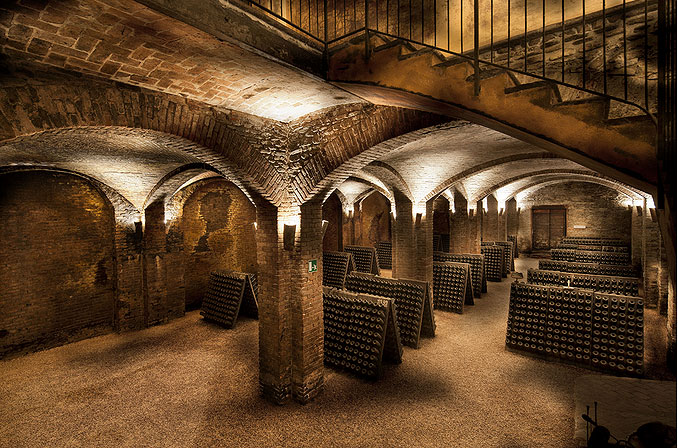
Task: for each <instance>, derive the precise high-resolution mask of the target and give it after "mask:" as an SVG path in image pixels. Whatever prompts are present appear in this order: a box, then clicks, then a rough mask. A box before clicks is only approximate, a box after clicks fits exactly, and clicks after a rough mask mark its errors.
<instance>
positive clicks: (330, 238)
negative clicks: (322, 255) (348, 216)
mask: <svg viewBox="0 0 678 448" xmlns="http://www.w3.org/2000/svg"><path fill="white" fill-rule="evenodd" d="M322 208H323V221H327V230H325V236H324V238H323V251H340V250H341V249H342V248H343V247H344V244H343V242H344V241H343V238H344V237H343V227H344V225H343V224H344V222H343V221H344V217H343V214H344V211H343V208H342V206H341V200H340V199H339V197H338V196H337V194H336V193H332V194H331V195H330V197H329V198H327V200H326V201H325V203H324V204H323V207H322Z"/></svg>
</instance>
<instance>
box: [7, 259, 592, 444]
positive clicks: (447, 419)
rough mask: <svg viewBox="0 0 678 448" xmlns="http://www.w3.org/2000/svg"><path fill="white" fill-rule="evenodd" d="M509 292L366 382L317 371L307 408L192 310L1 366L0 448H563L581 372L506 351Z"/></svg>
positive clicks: (495, 295)
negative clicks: (317, 384) (262, 386)
mask: <svg viewBox="0 0 678 448" xmlns="http://www.w3.org/2000/svg"><path fill="white" fill-rule="evenodd" d="M526 263H531V264H536V261H535V260H524V259H522V260H517V262H516V268H517V269H518V270H524V269H525V268H526ZM509 285H510V283H509V280H504V281H503V282H502V283H500V284H499V283H491V282H490V283H488V293H487V294H484V295H483V297H482V298H480V299H476V305H475V306H474V307H469V308H467V310H466V312H465V313H464V314H463V315H457V314H452V313H445V312H437V313H436V322H437V325H438V329H437V336H436V337H435V338H433V339H423V342H422V347H421V348H420V349H418V350H413V349H410V348H405V353H404V356H403V363H402V364H401V365H398V366H387V367H386V369H385V374H384V377H383V378H382V379H381V380H380V381H378V382H376V383H373V382H368V381H363V380H360V379H356V378H354V377H351V376H348V375H346V374H343V373H338V372H335V371H333V370H330V369H328V370H327V371H326V388H325V391H324V392H323V394H322V395H321V396H320V397H318V398H317V399H316V400H315V401H314V402H313V403H311V404H308V405H306V406H301V405H298V404H296V403H292V404H289V405H287V406H282V407H279V406H275V405H272V404H269V403H267V402H266V401H264V400H262V399H260V398H259V396H258V384H257V322H256V321H253V320H240V321H239V322H238V324H237V325H236V328H235V329H234V330H230V331H229V330H223V329H221V328H219V327H216V326H213V325H209V324H206V323H204V322H202V320H201V319H200V316H199V314H198V312H191V313H188V314H187V315H186V317H185V318H182V319H178V320H175V321H173V322H171V323H169V324H167V325H163V326H159V327H154V328H150V329H147V330H143V331H139V332H134V333H127V334H121V335H117V334H111V335H107V336H102V337H98V338H94V339H90V340H86V341H82V342H78V343H75V344H71V345H68V346H64V347H60V348H56V349H52V350H48V351H45V352H41V353H36V354H33V355H29V356H25V357H22V358H18V359H14V360H10V361H4V362H0V446H3V447H4V446H6V447H24V446H31V447H43V446H59V447H61V446H69V447H71V446H74V447H79V446H82V447H91V446H101V447H103V446H116V447H118V446H128V447H139V446H163V447H164V446H191V447H193V446H228V447H274V446H294V447H299V446H308V447H318V446H323V447H325V446H328V447H356V446H360V447H394V446H399V447H410V446H417V447H429V446H431V447H483V448H489V447H500V448H513V447H540V448H545V447H570V446H572V443H573V442H572V440H573V435H574V421H573V420H574V419H573V412H574V401H573V389H574V383H575V380H576V378H577V377H579V376H581V375H586V374H591V372H590V371H587V370H584V369H578V368H575V367H572V366H566V365H560V364H555V363H548V362H545V361H541V360H537V359H533V358H530V357H527V356H521V355H518V354H514V353H509V352H507V351H506V350H505V349H504V339H505V330H506V316H507V312H508V296H509Z"/></svg>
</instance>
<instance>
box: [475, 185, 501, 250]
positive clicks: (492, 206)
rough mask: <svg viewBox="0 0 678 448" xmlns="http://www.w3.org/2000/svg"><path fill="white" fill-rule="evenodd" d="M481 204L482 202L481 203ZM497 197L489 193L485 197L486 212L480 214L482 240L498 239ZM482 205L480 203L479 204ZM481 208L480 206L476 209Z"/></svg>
mask: <svg viewBox="0 0 678 448" xmlns="http://www.w3.org/2000/svg"><path fill="white" fill-rule="evenodd" d="M481 204H482V203H481ZM497 205H498V204H497V199H496V198H495V197H494V196H492V195H489V196H488V197H487V212H486V213H485V212H484V213H483V214H482V229H483V240H484V241H498V239H499V236H498V228H499V210H498V209H497ZM481 207H482V205H481ZM478 210H482V208H480V209H478Z"/></svg>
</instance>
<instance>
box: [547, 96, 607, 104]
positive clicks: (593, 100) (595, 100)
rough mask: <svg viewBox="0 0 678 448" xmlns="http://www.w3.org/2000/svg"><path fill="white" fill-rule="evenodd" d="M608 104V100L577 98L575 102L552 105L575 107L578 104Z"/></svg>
mask: <svg viewBox="0 0 678 448" xmlns="http://www.w3.org/2000/svg"><path fill="white" fill-rule="evenodd" d="M609 102H610V99H609V98H603V97H591V98H579V99H576V100H567V101H561V102H559V103H556V104H554V106H575V105H579V104H590V103H609Z"/></svg>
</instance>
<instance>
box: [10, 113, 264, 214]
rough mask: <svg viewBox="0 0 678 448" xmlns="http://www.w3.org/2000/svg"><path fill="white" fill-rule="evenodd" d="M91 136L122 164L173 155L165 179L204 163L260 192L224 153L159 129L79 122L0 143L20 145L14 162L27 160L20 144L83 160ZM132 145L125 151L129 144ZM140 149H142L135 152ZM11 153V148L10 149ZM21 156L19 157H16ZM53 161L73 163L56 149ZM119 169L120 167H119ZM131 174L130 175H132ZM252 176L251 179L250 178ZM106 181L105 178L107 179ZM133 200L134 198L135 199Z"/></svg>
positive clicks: (37, 153)
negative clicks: (74, 125) (84, 124)
mask: <svg viewBox="0 0 678 448" xmlns="http://www.w3.org/2000/svg"><path fill="white" fill-rule="evenodd" d="M88 139H95V140H98V141H97V144H98V145H99V146H100V147H101V148H102V150H105V151H112V153H113V154H114V155H115V156H116V157H117V158H118V160H119V163H120V166H121V167H124V165H125V163H126V159H125V156H126V155H127V156H128V157H127V159H128V161H129V162H130V163H131V162H133V161H134V159H135V158H137V159H144V160H145V161H146V163H152V162H153V161H154V160H155V159H156V158H158V159H159V162H161V161H162V159H163V157H167V155H171V157H172V158H173V160H174V162H173V163H174V165H178V168H172V169H171V171H170V173H162V175H163V179H164V180H166V179H167V178H168V176H169V175H171V174H172V172H173V171H175V170H176V169H178V170H181V169H182V168H181V166H188V167H203V169H208V170H212V171H215V172H218V173H219V174H220V175H222V176H224V177H226V178H229V179H230V180H231V181H233V182H234V183H235V184H236V185H238V187H239V188H240V189H241V190H242V191H244V192H246V194H247V195H248V197H249V198H250V200H252V198H251V196H252V195H253V194H258V193H259V191H258V188H257V187H255V185H256V183H254V182H252V181H251V178H249V176H247V174H245V173H242V172H241V171H240V170H239V169H237V168H235V167H233V165H232V164H231V163H229V161H228V160H226V159H225V158H224V157H223V156H222V155H221V154H219V153H217V152H215V151H214V150H212V149H209V148H207V147H205V146H202V145H200V144H198V143H195V142H192V141H190V140H187V139H185V138H182V137H178V136H176V135H171V134H167V133H163V132H159V131H154V130H148V129H140V128H128V127H122V126H79V127H68V128H60V129H53V130H48V131H41V132H36V133H32V134H28V135H22V136H18V137H15V138H12V139H8V140H4V141H2V142H0V147H2V146H5V147H13V148H18V150H17V151H16V152H17V155H16V156H10V155H7V157H13V158H12V159H11V162H12V163H24V162H23V160H21V159H20V157H21V154H22V152H21V148H30V150H31V153H30V157H41V156H40V154H41V153H42V152H45V160H50V158H51V157H52V154H48V153H47V152H46V151H55V150H58V151H61V152H62V153H63V154H66V153H68V152H70V153H72V154H73V158H74V159H75V160H76V162H78V161H80V160H87V157H89V155H88V153H87V151H86V145H87V143H88ZM136 144H138V145H143V148H141V146H140V148H141V149H140V148H133V146H134V145H136ZM128 147H129V148H131V149H130V151H129V153H128V154H126V153H125V152H124V151H126V150H127V149H126V148H128ZM135 149H139V151H141V152H140V153H137V152H135ZM7 153H9V151H7ZM17 157H18V158H17ZM54 157H55V159H54V161H50V164H52V165H54V166H57V167H58V166H61V167H64V166H66V165H69V164H70V162H71V161H70V160H68V161H66V162H65V163H64V158H63V157H61V154H59V153H57V152H55V153H54ZM116 169H117V167H116ZM85 174H88V175H90V176H91V177H97V175H96V173H95V172H94V171H92V172H88V173H85ZM130 176H131V175H130ZM248 179H249V181H248ZM104 183H105V182H104ZM161 184H162V181H161V182H157V183H156V184H155V185H153V186H152V189H151V188H149V190H150V191H149V193H148V194H144V200H143V201H142V200H141V199H138V200H137V201H136V202H137V208H140V209H142V208H143V207H142V202H145V203H148V199H149V198H150V197H151V196H152V194H153V193H154V192H155V190H156V189H157V188H158V186H159V185H161ZM132 202H134V201H132Z"/></svg>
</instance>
